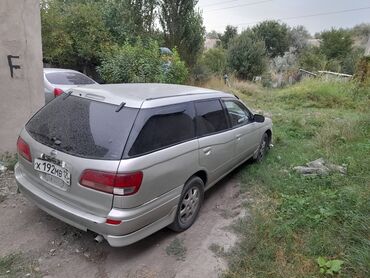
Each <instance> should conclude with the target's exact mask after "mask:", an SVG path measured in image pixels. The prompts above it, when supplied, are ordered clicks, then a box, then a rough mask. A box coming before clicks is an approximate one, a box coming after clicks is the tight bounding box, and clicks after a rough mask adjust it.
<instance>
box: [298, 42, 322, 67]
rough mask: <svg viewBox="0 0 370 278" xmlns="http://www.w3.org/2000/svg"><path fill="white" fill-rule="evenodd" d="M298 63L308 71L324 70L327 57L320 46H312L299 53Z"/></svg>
mask: <svg viewBox="0 0 370 278" xmlns="http://www.w3.org/2000/svg"><path fill="white" fill-rule="evenodd" d="M298 64H299V67H300V68H302V69H304V70H308V71H319V70H324V69H325V67H326V64H327V58H326V56H325V55H324V54H323V53H321V52H320V49H319V48H318V47H310V48H306V49H305V51H303V52H302V53H301V54H300V55H299V59H298Z"/></svg>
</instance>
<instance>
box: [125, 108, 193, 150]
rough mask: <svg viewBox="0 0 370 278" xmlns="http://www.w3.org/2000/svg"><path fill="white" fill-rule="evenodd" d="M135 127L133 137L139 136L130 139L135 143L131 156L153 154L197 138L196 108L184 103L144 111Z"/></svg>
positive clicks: (140, 113) (141, 112)
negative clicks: (195, 126)
mask: <svg viewBox="0 0 370 278" xmlns="http://www.w3.org/2000/svg"><path fill="white" fill-rule="evenodd" d="M135 125H136V126H135V127H134V130H133V133H134V134H133V136H134V137H135V136H136V135H137V136H136V139H134V138H131V139H130V141H131V140H132V141H134V142H133V144H132V146H131V148H130V151H129V153H128V155H129V156H135V155H140V154H144V153H148V152H152V151H155V150H158V149H162V148H164V147H167V146H171V145H174V144H178V143H181V142H184V141H187V140H190V139H193V138H195V128H194V108H193V105H192V104H191V103H184V104H176V105H169V106H165V107H156V108H150V109H142V110H141V111H140V112H139V115H138V119H137V120H136V123H135ZM135 134H136V135H135ZM131 143H132V142H131ZM129 145H130V143H129Z"/></svg>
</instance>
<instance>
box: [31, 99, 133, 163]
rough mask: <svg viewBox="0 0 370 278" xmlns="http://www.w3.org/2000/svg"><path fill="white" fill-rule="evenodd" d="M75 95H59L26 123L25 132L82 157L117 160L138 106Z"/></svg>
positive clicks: (55, 147)
mask: <svg viewBox="0 0 370 278" xmlns="http://www.w3.org/2000/svg"><path fill="white" fill-rule="evenodd" d="M117 107H118V106H116V105H112V104H107V103H102V102H97V101H92V100H89V99H84V98H80V97H76V96H69V97H67V98H65V99H64V98H63V97H58V98H56V99H55V100H53V101H52V102H50V103H49V104H47V105H46V106H44V107H43V108H42V109H41V110H40V111H39V112H38V113H37V114H36V115H35V116H34V117H33V118H32V119H31V120H30V121H29V122H28V123H27V125H26V130H27V131H28V133H29V134H30V135H31V136H32V137H33V138H34V139H35V140H36V141H38V142H40V143H42V144H44V145H47V146H49V147H51V148H54V149H57V150H60V151H63V152H65V153H69V154H71V155H76V156H80V157H85V158H95V159H106V160H119V159H121V157H122V152H123V148H124V146H125V143H126V140H127V137H128V135H129V132H130V130H131V127H132V125H133V122H134V120H135V118H136V115H137V112H138V109H135V108H128V107H123V108H122V109H121V110H119V112H116V110H117Z"/></svg>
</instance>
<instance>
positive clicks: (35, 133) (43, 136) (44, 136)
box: [29, 130, 54, 141]
mask: <svg viewBox="0 0 370 278" xmlns="http://www.w3.org/2000/svg"><path fill="white" fill-rule="evenodd" d="M29 132H30V133H32V134H33V135H36V136H40V137H42V138H45V139H48V140H49V141H54V140H53V138H52V137H49V136H47V135H45V134H42V133H38V132H35V131H32V130H29Z"/></svg>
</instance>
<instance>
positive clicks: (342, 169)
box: [326, 164, 347, 175]
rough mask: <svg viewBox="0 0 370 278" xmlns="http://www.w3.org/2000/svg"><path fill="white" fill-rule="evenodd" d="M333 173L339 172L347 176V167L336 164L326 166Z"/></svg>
mask: <svg viewBox="0 0 370 278" xmlns="http://www.w3.org/2000/svg"><path fill="white" fill-rule="evenodd" d="M326 166H327V167H328V168H329V169H330V170H331V171H335V172H339V173H341V174H343V175H346V174H347V167H346V166H345V165H343V166H340V165H335V164H327V165H326Z"/></svg>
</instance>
